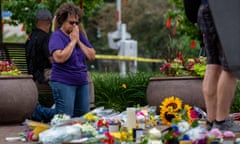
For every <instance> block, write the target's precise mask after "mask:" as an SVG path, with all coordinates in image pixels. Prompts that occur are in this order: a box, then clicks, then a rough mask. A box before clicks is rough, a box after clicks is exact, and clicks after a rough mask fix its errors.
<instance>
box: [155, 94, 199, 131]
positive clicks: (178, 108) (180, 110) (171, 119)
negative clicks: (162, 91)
mask: <svg viewBox="0 0 240 144" xmlns="http://www.w3.org/2000/svg"><path fill="white" fill-rule="evenodd" d="M159 107H160V120H161V121H162V122H163V123H164V124H165V125H168V126H171V125H173V124H177V123H179V122H181V121H186V122H188V124H190V125H191V126H192V127H195V126H197V125H198V123H197V122H198V121H197V120H198V119H199V114H198V112H197V111H195V110H194V109H193V108H192V107H191V106H190V105H188V104H185V105H184V106H183V103H182V100H181V99H179V98H178V97H175V96H170V97H168V98H165V99H164V100H163V101H162V103H161V105H160V106H159Z"/></svg>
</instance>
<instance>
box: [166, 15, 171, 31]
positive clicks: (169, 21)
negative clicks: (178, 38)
mask: <svg viewBox="0 0 240 144" xmlns="http://www.w3.org/2000/svg"><path fill="white" fill-rule="evenodd" d="M166 27H167V29H170V28H171V17H170V16H169V17H168V19H167V23H166Z"/></svg>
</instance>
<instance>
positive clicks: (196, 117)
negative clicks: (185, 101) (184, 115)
mask: <svg viewBox="0 0 240 144" xmlns="http://www.w3.org/2000/svg"><path fill="white" fill-rule="evenodd" d="M190 117H191V119H193V120H194V119H198V118H199V116H198V113H197V112H196V111H195V110H193V109H192V110H190Z"/></svg>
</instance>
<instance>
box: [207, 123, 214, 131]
mask: <svg viewBox="0 0 240 144" xmlns="http://www.w3.org/2000/svg"><path fill="white" fill-rule="evenodd" d="M212 127H213V122H209V121H207V122H206V130H207V131H210V130H211V129H212Z"/></svg>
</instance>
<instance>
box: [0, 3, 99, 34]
mask: <svg viewBox="0 0 240 144" xmlns="http://www.w3.org/2000/svg"><path fill="white" fill-rule="evenodd" d="M65 2H72V3H74V4H76V5H78V6H79V3H80V0H19V1H12V0H5V1H4V2H3V9H4V10H8V11H10V12H11V13H12V15H11V18H10V20H9V21H7V22H8V23H9V24H13V25H17V24H19V23H23V24H24V27H25V29H26V32H27V33H29V32H31V31H32V28H34V27H35V15H36V12H37V10H38V9H40V8H47V9H49V10H50V11H51V13H52V14H53V15H54V13H55V11H56V9H57V8H58V7H59V6H60V5H61V4H62V3H65ZM102 3H103V0H82V4H83V9H84V14H85V16H86V17H90V16H91V13H92V12H93V11H94V10H95V9H96V8H97V7H99V6H100V5H101V4H102Z"/></svg>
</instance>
